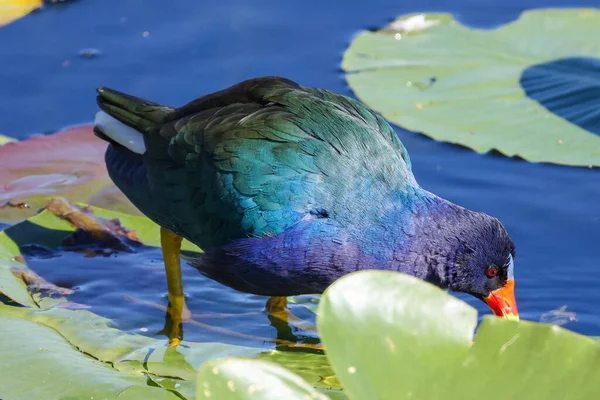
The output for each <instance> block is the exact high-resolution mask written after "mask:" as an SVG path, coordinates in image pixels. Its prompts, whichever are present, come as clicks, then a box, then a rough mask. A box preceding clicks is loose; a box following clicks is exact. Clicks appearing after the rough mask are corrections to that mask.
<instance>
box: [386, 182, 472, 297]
mask: <svg viewBox="0 0 600 400" xmlns="http://www.w3.org/2000/svg"><path fill="white" fill-rule="evenodd" d="M477 214H478V213H474V212H471V211H469V210H467V209H465V208H462V207H460V206H458V205H456V204H453V203H451V202H449V201H447V200H444V199H442V198H440V197H437V196H435V195H434V194H432V193H429V192H426V191H423V193H420V194H419V195H418V196H416V201H414V202H413V204H412V206H411V210H410V213H407V212H406V211H405V210H404V211H403V210H402V209H400V208H399V209H398V211H397V212H396V213H395V215H393V216H392V218H391V219H390V221H389V222H387V224H388V225H389V226H393V227H394V229H395V236H396V237H397V240H395V241H394V243H393V247H394V256H393V260H392V261H391V262H392V265H390V269H394V270H397V271H399V272H403V273H407V274H410V275H413V276H416V277H418V278H421V279H423V280H426V281H428V282H430V283H433V284H435V285H437V286H439V287H442V288H448V287H451V286H452V281H453V276H455V275H456V269H457V266H458V265H459V264H460V262H461V260H462V257H463V256H464V254H465V252H467V251H468V246H467V244H466V237H468V234H469V232H468V231H469V229H470V227H469V224H470V223H471V220H472V219H473V218H475V217H472V216H473V215H477Z"/></svg>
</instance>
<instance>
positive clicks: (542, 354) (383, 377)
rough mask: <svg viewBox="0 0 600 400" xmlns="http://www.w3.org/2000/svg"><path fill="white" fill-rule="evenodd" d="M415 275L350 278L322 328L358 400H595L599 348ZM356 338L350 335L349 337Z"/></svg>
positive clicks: (330, 299)
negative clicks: (483, 311) (486, 311)
mask: <svg viewBox="0 0 600 400" xmlns="http://www.w3.org/2000/svg"><path fill="white" fill-rule="evenodd" d="M476 316H477V315H476V311H475V309H474V308H472V307H471V306H469V305H467V304H466V303H464V302H462V301H460V300H458V299H456V298H454V297H452V296H451V295H449V294H447V293H445V292H444V291H443V290H441V289H439V288H437V287H435V286H433V285H430V284H428V283H425V282H423V281H420V280H418V279H416V278H414V277H411V276H408V275H403V274H398V273H393V272H383V271H362V272H358V273H354V274H351V275H348V276H345V277H343V278H341V279H339V280H338V281H337V282H336V283H334V284H333V285H332V286H331V287H330V288H329V289H328V290H327V291H326V292H325V293H324V295H323V298H322V300H321V304H320V305H319V310H318V321H317V324H318V328H319V332H320V334H321V337H322V340H323V343H324V344H325V347H326V348H327V354H328V357H329V360H330V361H331V363H332V365H333V368H334V371H335V372H336V375H337V376H338V377H339V379H340V380H341V382H342V384H343V386H344V388H345V389H346V393H347V395H348V397H349V398H350V399H357V400H358V399H382V400H386V399H390V400H400V399H441V398H461V399H477V398H481V396H482V393H484V394H485V395H484V397H485V398H486V399H499V400H500V399H516V398H531V399H567V398H568V399H594V398H596V397H597V394H598V393H599V391H600V368H599V367H600V344H598V342H596V341H594V340H592V339H590V338H588V337H585V336H581V335H578V334H576V333H573V332H571V331H568V330H566V329H563V328H560V327H558V326H554V325H546V324H540V323H533V322H528V321H521V322H515V321H507V320H504V319H500V318H496V317H485V318H484V321H483V323H482V324H481V325H480V327H479V329H478V332H477V335H476V336H475V339H474V341H475V344H474V345H473V346H472V347H471V342H472V340H473V330H474V327H475V325H476V322H477V319H476ZM349 332H352V334H348V333H349Z"/></svg>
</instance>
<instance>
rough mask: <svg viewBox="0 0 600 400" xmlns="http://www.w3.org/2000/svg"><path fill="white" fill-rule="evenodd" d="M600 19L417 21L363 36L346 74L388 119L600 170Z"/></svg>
mask: <svg viewBox="0 0 600 400" xmlns="http://www.w3.org/2000/svg"><path fill="white" fill-rule="evenodd" d="M595 37H600V11H599V10H595V9H542V10H533V11H526V12H523V13H522V14H521V16H520V17H519V18H518V19H517V20H516V21H513V22H511V23H508V24H506V25H503V26H500V27H498V28H496V29H492V30H482V29H471V28H468V27H466V26H464V25H461V24H460V23H459V22H457V21H456V20H455V19H454V18H453V17H452V16H451V15H450V14H411V15H406V16H402V17H400V18H398V19H397V20H396V21H394V22H392V23H391V24H389V25H388V26H386V27H385V28H383V29H381V30H379V31H375V32H371V31H363V32H361V33H360V34H358V35H357V36H356V37H355V38H354V40H353V41H352V43H351V44H350V47H349V48H348V49H347V51H346V53H345V54H344V58H343V62H342V68H343V70H344V71H345V72H346V79H347V81H348V83H349V85H350V86H351V88H352V89H353V90H354V92H355V93H356V95H357V96H358V97H359V98H360V99H361V100H362V101H364V102H365V103H366V104H368V105H370V106H371V107H373V108H374V109H375V110H377V111H379V112H380V113H381V114H382V115H383V116H384V117H385V118H387V119H388V120H390V121H391V122H393V123H396V124H398V125H400V126H402V127H404V128H406V129H409V130H412V131H416V132H421V133H423V134H424V135H427V136H429V137H431V138H434V139H436V140H441V141H445V142H450V143H455V144H460V145H463V146H466V147H469V148H471V149H473V150H475V151H477V152H481V153H485V152H488V151H490V150H497V151H499V152H500V153H502V154H504V155H506V156H518V157H521V158H523V159H525V160H528V161H533V162H547V163H555V164H563V165H573V166H600V135H598V132H600V118H599V117H598V112H597V110H598V108H599V107H600V100H598V99H600V79H599V78H598V70H599V65H600V42H598V41H595V40H592V39H590V38H595Z"/></svg>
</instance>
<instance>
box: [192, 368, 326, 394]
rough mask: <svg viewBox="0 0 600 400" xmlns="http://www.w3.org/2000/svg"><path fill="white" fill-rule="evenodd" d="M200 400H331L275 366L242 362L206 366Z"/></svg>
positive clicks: (201, 370) (201, 381)
mask: <svg viewBox="0 0 600 400" xmlns="http://www.w3.org/2000/svg"><path fill="white" fill-rule="evenodd" d="M196 398H197V400H211V399H228V400H280V399H286V400H306V399H313V400H329V397H327V396H325V395H324V394H322V393H320V392H318V391H317V390H315V389H314V388H313V387H312V386H310V385H309V384H308V383H306V381H304V380H303V379H302V378H301V377H299V376H298V375H296V374H293V373H291V372H290V371H288V370H286V369H285V368H282V367H280V366H278V365H276V364H273V363H269V362H265V361H255V360H240V359H224V360H216V361H211V362H209V363H206V364H204V365H203V366H202V368H200V372H199V374H198V386H197V397H196Z"/></svg>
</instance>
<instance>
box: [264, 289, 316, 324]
mask: <svg viewBox="0 0 600 400" xmlns="http://www.w3.org/2000/svg"><path fill="white" fill-rule="evenodd" d="M287 305H288V301H287V297H285V296H271V297H269V300H267V304H266V305H265V310H266V312H267V314H269V315H272V316H273V317H275V318H277V319H279V320H281V321H283V322H285V323H286V324H289V325H291V326H294V327H296V328H299V329H303V330H305V331H315V332H316V327H315V326H314V325H313V324H311V323H310V322H308V321H305V320H303V319H301V318H298V317H297V316H295V315H294V314H292V312H291V311H290V310H288V309H287Z"/></svg>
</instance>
